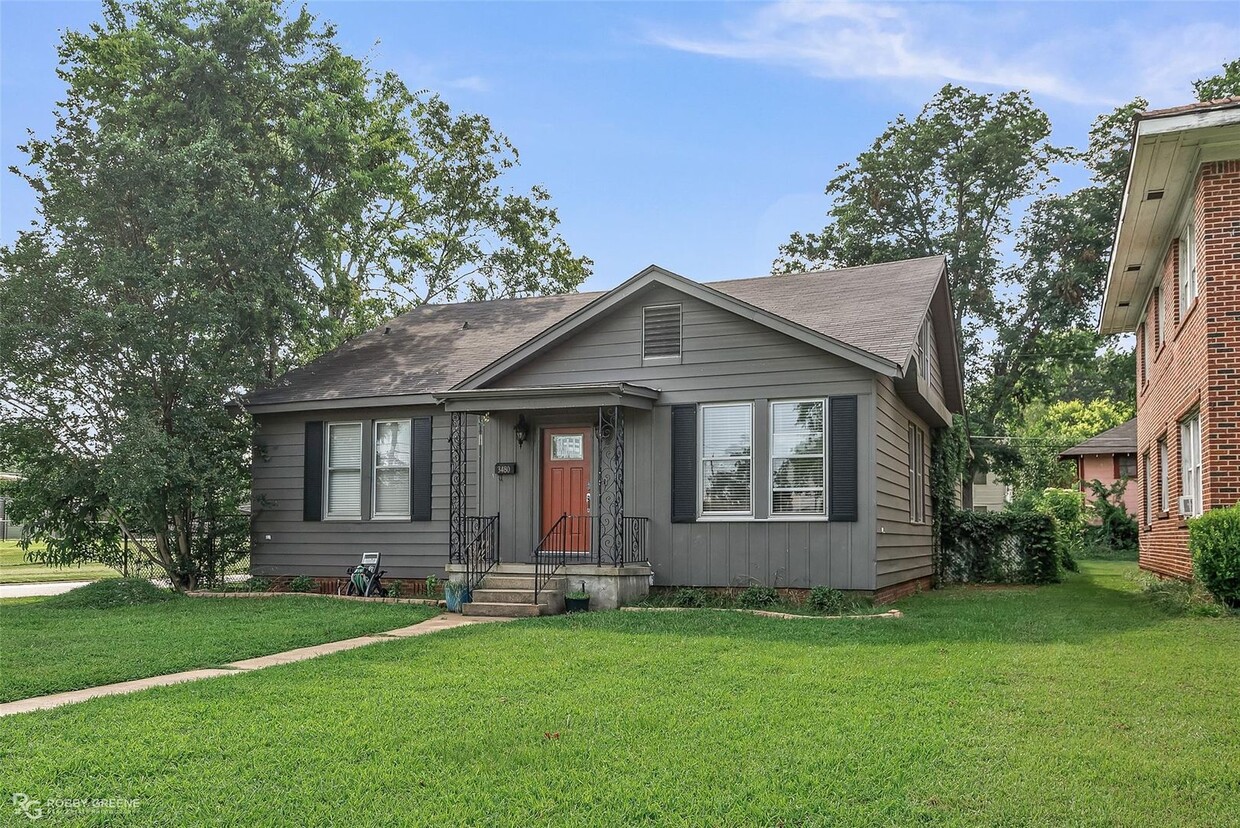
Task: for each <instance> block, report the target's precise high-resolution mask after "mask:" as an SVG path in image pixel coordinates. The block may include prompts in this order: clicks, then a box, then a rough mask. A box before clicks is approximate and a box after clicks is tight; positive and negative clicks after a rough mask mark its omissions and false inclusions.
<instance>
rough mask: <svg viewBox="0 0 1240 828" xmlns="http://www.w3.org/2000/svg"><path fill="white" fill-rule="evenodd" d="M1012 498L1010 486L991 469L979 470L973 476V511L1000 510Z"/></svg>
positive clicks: (1005, 506)
mask: <svg viewBox="0 0 1240 828" xmlns="http://www.w3.org/2000/svg"><path fill="white" fill-rule="evenodd" d="M1011 499H1012V487H1011V486H1009V485H1008V484H1006V483H1004V482H1003V481H1002V480H1000V479H999V475H998V474H996V473H995V472H993V471H979V472H978V473H977V474H975V475H974V476H973V511H975V512H1002V511H1003V510H1004V509H1005V508H1007V505H1008V503H1009V502H1010V501H1011Z"/></svg>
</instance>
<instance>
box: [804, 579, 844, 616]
mask: <svg viewBox="0 0 1240 828" xmlns="http://www.w3.org/2000/svg"><path fill="white" fill-rule="evenodd" d="M847 602H848V599H847V598H845V597H844V593H842V592H840V591H839V590H838V589H831V588H830V587H824V586H816V587H814V588H813V589H811V590H810V591H809V605H810V607H812V608H813V609H815V610H816V611H818V612H823V613H827V614H829V615H839V614H841V613H842V612H843V611H844V607H845V606H846V605H847Z"/></svg>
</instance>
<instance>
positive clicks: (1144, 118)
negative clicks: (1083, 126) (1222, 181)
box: [1098, 97, 1240, 334]
mask: <svg viewBox="0 0 1240 828" xmlns="http://www.w3.org/2000/svg"><path fill="white" fill-rule="evenodd" d="M1238 141H1240V97H1231V98H1220V99H1219V100H1215V101H1206V102H1204V103H1192V104H1186V105H1184V106H1177V107H1171V108H1169V109H1157V110H1152V111H1149V112H1144V113H1142V114H1140V115H1138V116H1137V118H1136V123H1135V126H1134V129H1133V144H1132V162H1131V164H1130V166H1129V169H1128V180H1127V183H1126V184H1125V186H1124V200H1123V203H1122V206H1121V208H1120V215H1119V221H1118V223H1117V224H1116V230H1115V238H1114V243H1113V245H1112V247H1111V260H1110V261H1111V263H1110V269H1109V271H1108V273H1107V283H1106V290H1105V292H1104V294H1103V299H1102V307H1101V310H1100V312H1099V315H1098V330H1099V331H1100V332H1101V333H1103V334H1117V333H1127V332H1130V331H1135V330H1136V328H1137V325H1138V324H1140V321H1141V319H1142V318H1143V311H1144V309H1145V306H1146V301H1147V300H1148V299H1149V296H1150V293H1151V291H1152V289H1153V285H1154V282H1155V280H1156V279H1157V278H1158V276H1159V275H1160V274H1161V272H1162V266H1163V258H1164V254H1165V252H1166V249H1167V243H1168V242H1169V241H1170V240H1171V239H1172V238H1174V237H1175V235H1176V234H1177V233H1178V232H1179V230H1180V226H1179V222H1180V220H1181V217H1182V213H1183V208H1184V199H1185V198H1186V197H1188V195H1189V194H1190V192H1191V190H1192V185H1193V182H1194V181H1195V180H1196V175H1197V169H1198V167H1199V166H1200V165H1201V164H1203V163H1208V162H1211V161H1223V160H1233V159H1236V158H1237V157H1240V150H1237V142H1238ZM1151 196H1152V197H1151Z"/></svg>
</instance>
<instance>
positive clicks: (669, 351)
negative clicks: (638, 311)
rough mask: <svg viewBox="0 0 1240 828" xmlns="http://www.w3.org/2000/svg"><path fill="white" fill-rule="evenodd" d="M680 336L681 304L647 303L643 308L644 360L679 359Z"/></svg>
mask: <svg viewBox="0 0 1240 828" xmlns="http://www.w3.org/2000/svg"><path fill="white" fill-rule="evenodd" d="M680 338H681V323H680V305H647V306H646V307H645V308H643V309H642V360H653V361H665V360H666V361H676V360H679V359H680V345H681V342H680Z"/></svg>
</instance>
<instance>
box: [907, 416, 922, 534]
mask: <svg viewBox="0 0 1240 828" xmlns="http://www.w3.org/2000/svg"><path fill="white" fill-rule="evenodd" d="M908 449H909V467H908V522H909V523H912V524H916V525H919V526H920V525H922V524H925V523H926V468H925V466H926V463H925V460H926V434H925V432H924V431H923V430H922V428H921V426H919V425H917V423H914V422H913V421H911V420H910V421H909V424H908ZM914 453H916V454H917V456H916V457H915V458H914V457H913V454H914Z"/></svg>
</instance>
